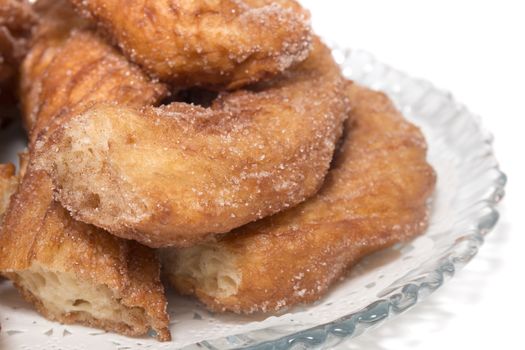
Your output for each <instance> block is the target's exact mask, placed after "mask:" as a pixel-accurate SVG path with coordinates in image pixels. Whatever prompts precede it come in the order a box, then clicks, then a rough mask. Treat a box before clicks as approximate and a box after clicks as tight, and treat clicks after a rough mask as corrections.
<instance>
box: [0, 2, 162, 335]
mask: <svg viewBox="0 0 525 350" xmlns="http://www.w3.org/2000/svg"><path fill="white" fill-rule="evenodd" d="M62 5H64V3H63V2H60V1H59V2H53V1H48V0H44V1H40V2H39V3H38V4H37V8H38V9H39V13H41V14H42V16H43V19H42V22H41V25H40V26H39V28H38V29H37V36H36V38H35V42H34V45H33V47H32V49H31V52H30V54H29V56H28V58H27V59H26V61H25V63H24V68H23V69H24V79H25V83H24V86H23V89H22V92H23V95H25V96H24V97H25V99H24V102H25V105H26V108H25V111H26V113H28V114H30V115H29V116H26V123H27V126H28V129H30V130H31V131H32V134H38V133H42V132H44V131H45V129H46V128H48V127H49V125H50V124H52V123H57V118H59V117H60V115H61V114H64V113H67V111H70V110H72V109H74V108H81V106H82V105H83V103H86V100H87V102H90V101H96V100H97V99H98V100H101V99H102V100H104V101H112V102H114V103H119V102H124V103H128V102H129V99H133V98H137V99H139V98H144V99H145V100H146V101H148V102H151V100H152V99H155V98H157V96H158V95H160V94H161V93H162V91H164V87H163V86H160V85H158V84H153V83H150V82H149V80H147V81H146V79H145V78H142V77H144V75H142V74H141V72H139V71H138V70H137V68H134V67H133V66H132V65H131V64H128V63H127V62H126V61H124V60H121V59H120V55H118V54H116V51H115V50H113V49H111V48H110V47H109V46H107V45H106V44H104V43H103V42H102V41H101V40H99V39H97V38H96V37H94V36H93V35H92V34H91V33H90V32H89V30H88V29H85V27H84V25H83V24H82V23H81V21H80V22H79V21H77V20H76V19H75V18H74V17H73V18H72V17H70V16H68V11H69V14H71V13H72V12H71V9H69V10H68V9H67V7H63V6H62ZM72 31H77V32H74V33H73V34H71V32H72ZM83 38H89V40H87V41H88V42H86V43H85V44H86V45H87V46H82V44H83V43H82V42H78V41H77V40H83ZM90 44H91V46H90ZM64 47H66V48H67V50H66V51H67V53H68V54H70V55H71V56H70V57H71V58H73V59H75V57H78V52H76V51H75V49H76V50H78V49H79V47H82V49H86V50H87V51H82V50H81V52H82V54H84V55H85V57H86V65H84V66H77V65H75V64H74V63H75V61H74V60H73V61H72V62H68V61H67V60H66V59H65V58H64V57H63V48H64ZM75 55H76V56H75ZM115 57H116V59H115ZM99 62H103V63H104V64H103V65H102V66H101V67H94V66H96V63H99ZM75 70H77V71H76V72H81V73H79V74H76V75H75ZM68 72H69V73H71V74H72V76H69V75H68ZM83 74H84V75H83ZM128 74H129V75H130V76H131V77H130V78H129V80H125V81H129V82H130V84H137V86H136V87H133V86H126V85H125V83H123V82H122V81H120V79H122V77H123V76H125V75H128ZM137 77H138V78H137ZM102 78H107V80H104V79H102ZM57 81H60V82H61V83H64V84H65V86H57V85H56V84H58V83H57ZM73 82H74V83H76V84H78V86H82V87H83V88H84V90H82V91H78V90H75V89H69V88H68V87H69V86H70V85H71V84H72V83H73ZM142 83H144V85H146V86H148V87H152V90H148V91H143V90H140V89H141V87H143V86H144V85H141V84H142ZM96 87H99V88H100V90H96ZM135 88H136V89H137V90H135ZM126 89H127V90H126ZM123 90H125V91H124V92H123V93H120V92H121V91H123ZM141 93H144V94H145V95H146V96H145V97H144V96H142V95H141ZM154 96H155V97H154ZM158 98H160V97H158ZM31 136H32V135H31ZM30 151H31V150H30ZM33 161H34V153H33V152H30V153H29V154H23V155H22V156H21V164H22V166H23V168H22V172H23V173H24V174H25V175H24V177H23V181H22V183H21V184H20V187H19V190H18V192H17V194H16V195H15V196H14V197H13V200H12V201H11V204H10V206H9V209H8V211H7V213H6V217H5V221H4V223H5V225H4V226H3V228H2V231H1V233H0V273H2V274H4V275H6V276H7V277H8V278H10V279H12V280H13V281H14V283H15V285H16V286H17V288H19V290H20V291H21V292H22V294H23V295H24V296H25V297H26V298H27V299H28V300H29V301H30V302H32V303H33V304H34V305H35V307H36V308H37V310H38V311H39V312H41V313H42V314H43V315H44V316H46V317H48V318H50V319H53V320H58V321H60V322H64V323H81V324H85V325H89V326H94V327H100V328H103V329H105V330H109V331H115V332H119V333H122V334H126V335H133V336H140V335H145V334H146V333H147V332H148V331H149V330H150V329H152V330H154V331H155V332H156V333H157V338H158V339H159V340H169V338H170V334H169V330H168V315H167V312H166V306H167V301H166V298H165V295H164V290H163V286H162V284H161V282H160V278H159V273H160V271H159V263H158V261H157V259H156V257H155V256H154V254H153V252H152V250H151V249H149V248H146V247H143V246H141V245H139V244H138V243H136V242H131V241H125V240H122V239H119V238H117V237H114V236H112V235H110V234H108V233H107V232H105V231H103V230H101V229H98V228H95V227H93V226H90V225H86V224H83V223H80V222H77V221H75V220H73V219H72V218H71V216H70V215H69V214H68V212H67V211H66V210H65V209H63V208H62V207H61V206H60V204H59V203H57V202H55V201H54V200H53V186H52V182H51V179H50V178H49V177H48V176H47V174H45V173H44V172H39V171H35V169H33V168H32V167H31V165H30V164H31V162H33ZM39 273H46V274H49V275H50V276H55V277H54V278H51V279H50V281H47V282H48V283H47V285H48V286H50V285H51V282H53V281H54V282H53V283H55V285H54V287H48V289H51V292H52V293H51V296H50V295H49V294H46V289H45V288H44V287H45V285H46V284H45V283H44V287H38V288H37V287H35V285H33V284H32V282H31V281H32V279H35V278H37V277H38V276H39ZM46 276H47V275H46ZM57 276H59V277H60V276H63V277H62V278H66V279H69V280H68V281H70V284H71V285H72V286H73V287H74V288H71V286H69V285H67V284H66V283H65V282H64V280H61V279H60V278H59V279H58V280H57ZM75 288H76V289H75ZM84 289H85V290H89V291H90V293H91V294H89V293H88V294H86V295H88V296H90V297H91V298H93V299H89V300H83V299H81V300H73V301H71V300H67V299H65V298H63V297H62V295H61V294H60V293H64V292H67V293H69V296H70V297H71V296H72V298H77V296H76V295H77V294H81V292H83V291H84ZM47 292H49V291H47ZM54 293H55V294H57V295H58V296H56V295H55V297H53V295H54ZM77 301H78V302H79V305H76V302H77ZM84 302H87V303H86V305H88V306H89V307H84V308H83V307H81V306H82V303H84ZM93 302H95V303H93ZM97 303H98V304H97ZM86 310H87V311H86ZM114 310H117V311H116V312H113V311H114Z"/></svg>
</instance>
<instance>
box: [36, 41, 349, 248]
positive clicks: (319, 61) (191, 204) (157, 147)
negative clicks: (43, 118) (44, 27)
mask: <svg viewBox="0 0 525 350" xmlns="http://www.w3.org/2000/svg"><path fill="white" fill-rule="evenodd" d="M84 45H85V41H84ZM314 46H315V48H314V51H313V52H312V55H311V56H310V57H309V58H308V59H307V60H306V61H305V62H303V63H302V64H301V65H300V66H298V67H297V68H296V69H294V70H291V71H289V72H287V73H286V74H285V75H284V76H283V77H281V78H279V79H277V80H275V81H273V82H269V83H265V84H264V85H263V84H261V85H259V86H256V87H254V91H251V90H243V91H237V92H235V93H224V94H221V95H220V96H219V97H218V98H217V99H216V100H215V101H214V102H213V104H212V106H211V107H209V108H204V107H200V106H194V105H189V104H185V103H176V102H174V103H172V104H170V105H167V106H162V107H159V108H153V107H145V108H144V109H142V110H140V109H136V108H132V107H123V106H111V105H109V106H108V105H98V106H93V107H92V108H90V109H88V110H87V111H86V112H84V113H80V114H78V115H71V118H68V119H67V120H63V121H62V122H61V125H60V127H59V128H58V131H56V132H55V133H54V134H53V135H52V136H50V138H49V140H47V141H48V142H47V143H44V142H41V143H39V145H40V148H39V152H40V153H39V166H42V167H43V168H44V169H46V171H48V172H49V173H50V174H51V175H52V177H53V181H54V182H55V185H56V187H57V198H59V200H60V201H61V203H62V204H63V205H64V206H65V207H66V208H68V209H69V210H70V211H71V212H72V213H73V215H74V217H75V218H77V219H79V220H81V221H84V222H87V223H91V224H94V225H96V226H99V227H102V228H104V229H106V230H108V231H109V232H111V233H113V234H115V235H118V236H120V237H123V238H129V239H135V240H137V241H139V242H141V243H143V244H146V245H148V246H151V247H160V246H173V245H177V246H188V245H191V244H194V243H195V242H198V241H202V240H204V239H205V238H206V237H208V236H209V235H211V234H216V233H224V232H228V231H230V230H231V229H233V228H236V227H239V226H241V225H243V224H246V223H248V222H251V221H254V220H256V219H260V218H262V217H265V216H268V215H272V214H274V213H277V212H279V211H281V210H283V209H286V208H289V207H292V206H294V205H297V204H298V203H300V202H302V201H304V200H305V199H306V198H308V197H310V196H312V195H313V194H315V193H316V192H317V190H318V189H319V187H320V186H321V184H322V182H323V179H324V176H325V174H326V172H327V170H328V167H329V164H330V161H331V159H332V156H333V151H334V148H335V143H336V142H337V140H338V139H339V137H340V135H341V131H342V123H343V121H344V119H346V116H347V104H346V100H345V95H344V82H343V78H342V77H341V73H340V70H339V67H338V66H337V64H336V63H335V62H334V60H333V58H332V56H331V52H330V50H329V49H328V48H326V47H325V46H324V45H323V44H322V43H321V42H320V41H318V40H316V44H315V45H314Z"/></svg>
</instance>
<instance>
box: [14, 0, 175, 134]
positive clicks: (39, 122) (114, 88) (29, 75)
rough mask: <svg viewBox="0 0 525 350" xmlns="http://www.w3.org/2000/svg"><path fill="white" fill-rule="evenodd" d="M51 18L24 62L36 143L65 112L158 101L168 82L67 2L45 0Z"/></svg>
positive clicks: (24, 95) (24, 94)
mask: <svg viewBox="0 0 525 350" xmlns="http://www.w3.org/2000/svg"><path fill="white" fill-rule="evenodd" d="M38 4H40V5H39V6H38V7H37V8H38V9H40V12H41V13H43V15H42V16H44V17H45V18H46V20H45V21H44V23H42V25H40V26H39V28H38V30H37V34H36V35H35V39H34V44H33V46H32V48H31V51H30V52H29V54H28V56H27V57H26V59H25V60H24V63H23V66H22V74H21V75H22V83H21V94H20V95H21V99H22V106H23V112H24V116H25V118H24V119H25V124H26V128H27V129H28V130H30V139H31V142H32V143H33V142H34V141H35V139H36V137H37V136H38V134H39V133H40V132H41V131H42V130H44V129H45V128H47V127H49V126H50V124H51V123H50V121H51V120H52V119H54V120H55V123H59V120H60V118H61V117H62V116H63V115H66V114H68V113H72V112H73V111H75V110H76V111H79V110H82V108H83V107H85V106H89V105H90V104H93V103H95V102H100V101H107V102H108V103H120V104H126V105H130V106H139V107H140V106H143V105H149V104H155V103H157V102H159V101H160V100H161V99H163V98H164V97H166V96H167V95H168V90H167V87H166V86H164V85H163V84H159V83H155V82H152V81H151V79H149V78H148V77H147V76H146V75H145V74H144V73H142V71H141V70H140V69H139V68H138V67H136V66H135V65H133V64H131V63H129V62H128V61H127V60H126V59H125V58H124V57H122V55H121V54H120V53H118V52H117V50H116V49H114V48H112V47H111V46H110V45H109V44H108V43H106V42H105V41H104V40H103V39H101V38H99V37H98V36H97V35H95V34H94V33H93V32H92V31H90V30H89V28H88V25H87V24H86V23H84V22H83V21H82V20H80V19H79V18H78V16H76V15H75V13H74V11H73V10H72V8H71V7H70V6H68V4H67V3H65V2H64V1H58V2H56V1H53V2H51V1H41V2H40V3H37V5H38Z"/></svg>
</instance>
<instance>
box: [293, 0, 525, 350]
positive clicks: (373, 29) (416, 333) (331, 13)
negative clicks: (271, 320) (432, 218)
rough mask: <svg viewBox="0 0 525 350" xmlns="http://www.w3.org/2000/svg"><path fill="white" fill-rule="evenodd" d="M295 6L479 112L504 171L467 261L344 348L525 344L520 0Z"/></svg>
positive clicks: (524, 47)
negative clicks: (491, 213) (502, 186)
mask: <svg viewBox="0 0 525 350" xmlns="http://www.w3.org/2000/svg"><path fill="white" fill-rule="evenodd" d="M301 2H302V3H303V4H304V5H305V6H306V7H307V8H309V9H310V10H311V12H312V18H313V25H314V28H315V29H316V31H317V32H318V33H319V34H321V35H322V36H323V37H325V38H329V39H330V40H333V41H335V42H337V43H339V44H343V45H346V46H349V47H353V48H359V49H365V50H367V51H369V52H372V53H373V54H375V56H376V57H377V58H378V59H379V60H381V61H383V62H385V63H388V64H390V65H392V66H394V67H396V68H398V69H401V70H403V71H405V72H407V73H409V74H411V75H413V76H416V77H422V78H426V79H428V80H430V81H432V82H433V83H434V84H435V85H437V86H438V87H441V88H445V89H447V90H450V91H452V92H453V93H454V95H455V96H456V97H457V98H458V100H459V101H461V102H463V103H464V104H466V105H467V106H468V107H469V108H470V109H471V110H472V111H473V112H475V113H477V114H480V115H481V116H482V118H483V123H484V125H485V127H486V128H487V129H489V130H490V131H492V133H493V134H494V136H495V145H494V146H495V149H496V155H497V157H498V159H499V160H500V164H501V168H502V169H503V171H505V172H506V173H507V175H508V177H509V182H508V185H507V195H506V197H505V199H504V200H503V203H502V205H501V206H500V209H501V210H500V211H501V219H500V223H499V224H498V226H497V228H496V230H495V231H493V232H492V233H491V234H490V235H489V236H488V237H487V239H486V242H485V245H484V246H483V247H482V248H481V250H480V252H479V254H478V255H477V256H476V257H475V258H474V260H473V261H472V262H471V263H470V264H469V265H468V266H467V267H466V268H465V269H463V270H462V271H460V272H459V273H457V274H456V276H455V277H454V278H453V279H452V280H451V281H449V282H448V283H447V284H445V286H444V287H442V288H441V289H440V290H438V291H437V292H436V293H435V294H434V295H432V296H430V297H429V298H428V299H426V300H425V301H424V302H423V303H421V304H419V305H418V306H416V307H415V308H414V309H412V310H410V311H408V312H407V313H405V314H404V315H401V316H399V317H396V318H394V319H392V320H390V321H388V322H387V323H386V324H384V325H383V326H381V327H379V328H377V329H375V330H372V331H370V332H368V333H366V334H364V335H362V336H360V337H358V338H356V339H353V340H351V341H350V342H348V343H346V344H344V347H345V348H349V349H367V350H375V349H396V350H399V349H429V350H432V349H439V350H443V349H476V350H484V349H494V348H504V349H519V348H521V349H523V346H524V345H523V343H524V342H523V340H522V339H523V333H524V331H523V327H522V325H523V321H522V317H523V316H524V314H525V306H524V305H525V304H524V302H523V300H522V298H523V296H524V292H525V288H524V285H525V282H524V276H525V273H524V269H525V225H524V224H523V223H524V222H525V210H523V209H525V205H523V200H524V197H525V189H524V188H525V186H524V184H525V171H524V168H525V167H524V163H525V155H524V153H525V142H524V140H525V135H523V133H524V131H525V130H524V125H525V123H524V120H525V2H524V1H521V0H514V1H512V0H507V1H505V0H499V1H495V0H493V1H465V0H460V1H452V0H440V1H428V0H427V1H415V0H414V1H403V0H401V1H391V0H390V1H389V0H383V1H380V0H361V1H344V0H337V1H334V0H332V1H327V0H325V1H319V0H303V1H301ZM520 200H521V203H520V202H519V201H520ZM520 209H521V211H520V212H518V211H519V210H520Z"/></svg>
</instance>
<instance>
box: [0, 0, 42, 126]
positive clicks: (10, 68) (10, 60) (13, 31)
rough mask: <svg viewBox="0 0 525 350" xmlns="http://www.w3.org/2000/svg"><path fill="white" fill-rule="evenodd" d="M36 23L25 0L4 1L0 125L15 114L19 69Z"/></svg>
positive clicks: (0, 32)
mask: <svg viewBox="0 0 525 350" xmlns="http://www.w3.org/2000/svg"><path fill="white" fill-rule="evenodd" d="M35 22H36V17H35V15H34V13H33V11H32V9H31V6H30V5H29V3H28V2H26V1H25V0H0V126H1V125H2V123H3V122H4V121H5V120H7V119H8V118H10V117H12V116H13V115H14V114H15V109H16V93H15V92H16V85H17V79H18V69H19V65H20V62H21V60H22V59H23V57H24V55H25V54H26V52H27V49H28V41H29V39H30V36H31V29H32V27H33V25H34V24H35Z"/></svg>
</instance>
